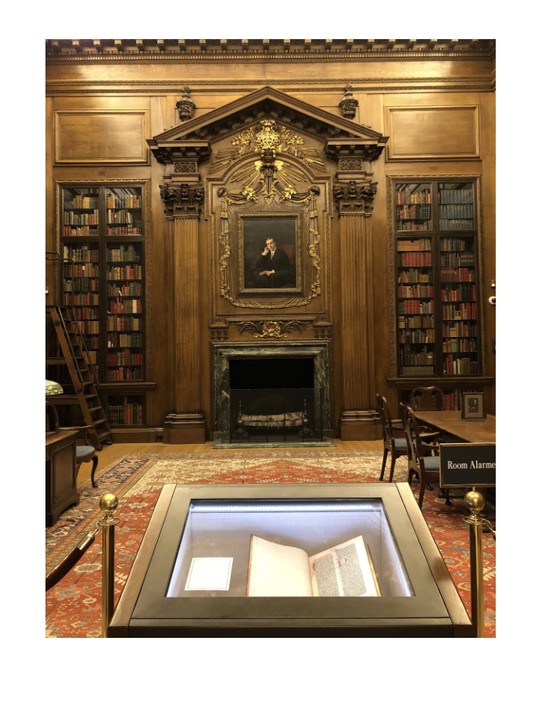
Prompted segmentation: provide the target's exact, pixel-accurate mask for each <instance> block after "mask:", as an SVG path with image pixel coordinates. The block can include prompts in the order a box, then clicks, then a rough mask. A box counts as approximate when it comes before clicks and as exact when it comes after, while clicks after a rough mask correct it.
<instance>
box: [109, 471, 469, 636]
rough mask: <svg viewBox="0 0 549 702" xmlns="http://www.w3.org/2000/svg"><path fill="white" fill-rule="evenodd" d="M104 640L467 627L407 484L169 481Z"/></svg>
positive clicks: (447, 632)
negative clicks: (188, 483) (199, 483)
mask: <svg viewBox="0 0 549 702" xmlns="http://www.w3.org/2000/svg"><path fill="white" fill-rule="evenodd" d="M465 528H466V526H465V524H464V529H465ZM108 635H109V636H111V637H120V636H128V637H132V636H136V637H150V636H162V637H166V636H262V635H269V636H288V635H292V636H472V635H473V629H472V625H471V622H470V620H469V618H468V616H467V613H466V610H465V608H464V606H463V603H462V602H461V600H460V598H459V595H458V593H457V591H456V589H455V587H454V585H453V583H452V581H451V578H450V575H449V573H448V571H447V569H446V566H445V564H444V561H443V559H442V557H441V555H440V553H439V552H438V549H437V547H436V545H435V543H434V541H433V539H432V537H431V535H430V533H429V531H428V529H427V525H426V523H425V521H424V519H423V517H422V515H421V512H420V510H419V509H418V507H417V504H416V502H415V500H414V498H413V495H412V493H411V491H410V488H409V486H408V485H407V484H397V483H393V484H380V485H377V484H361V485H253V486H252V485H249V486H184V485H177V486H176V485H166V486H164V489H163V491H162V493H161V495H160V498H159V501H158V504H157V507H156V509H155V512H154V514H153V516H152V518H151V523H150V525H149V528H148V530H147V532H146V534H145V537H144V541H143V544H142V547H141V549H140V552H139V554H138V557H137V559H136V562H135V564H134V567H133V569H132V571H131V573H130V576H129V579H128V582H127V584H126V587H125V589H124V591H123V593H122V595H121V598H120V601H119V603H118V605H117V608H116V611H115V613H114V616H113V618H112V621H111V623H110V626H109V629H108Z"/></svg>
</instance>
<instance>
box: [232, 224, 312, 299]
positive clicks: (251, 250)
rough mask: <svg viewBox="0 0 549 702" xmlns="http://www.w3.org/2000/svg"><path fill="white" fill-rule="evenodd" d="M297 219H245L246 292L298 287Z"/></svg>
mask: <svg viewBox="0 0 549 702" xmlns="http://www.w3.org/2000/svg"><path fill="white" fill-rule="evenodd" d="M297 245H298V242H297V218H296V217H281V216H271V217H243V218H242V251H243V262H244V271H243V273H244V280H243V283H244V289H251V290H262V291H263V290H266V291H268V290H276V289H279V288H282V289H289V288H295V287H296V256H297V253H298V252H297Z"/></svg>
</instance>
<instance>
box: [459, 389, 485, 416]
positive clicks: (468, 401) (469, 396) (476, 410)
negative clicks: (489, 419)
mask: <svg viewBox="0 0 549 702" xmlns="http://www.w3.org/2000/svg"><path fill="white" fill-rule="evenodd" d="M461 418H462V419H486V409H485V406H484V393H483V392H463V393H462V394H461Z"/></svg>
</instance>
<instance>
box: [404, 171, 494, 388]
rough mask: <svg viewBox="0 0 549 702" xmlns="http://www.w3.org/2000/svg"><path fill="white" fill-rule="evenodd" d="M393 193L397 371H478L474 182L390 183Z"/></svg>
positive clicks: (446, 374) (430, 373)
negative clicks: (392, 186)
mask: <svg viewBox="0 0 549 702" xmlns="http://www.w3.org/2000/svg"><path fill="white" fill-rule="evenodd" d="M393 197H394V217H395V219H394V230H395V239H396V241H395V255H396V267H395V270H396V281H395V282H396V310H397V315H396V316H397V325H396V326H397V348H398V354H397V363H398V375H399V376H400V377H408V378H415V377H417V378H418V380H421V378H425V377H427V378H428V377H431V378H436V377H449V376H478V375H480V373H481V363H480V343H479V332H480V330H479V323H478V309H477V299H478V289H477V286H478V275H477V270H478V265H477V228H476V221H477V220H476V203H475V184H474V183H473V182H472V181H465V180H464V181H447V180H444V181H442V180H441V181H413V182H412V181H403V182H395V183H394V192H393ZM458 232H459V233H458Z"/></svg>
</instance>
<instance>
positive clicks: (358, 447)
mask: <svg viewBox="0 0 549 702" xmlns="http://www.w3.org/2000/svg"><path fill="white" fill-rule="evenodd" d="M330 448H333V449H334V450H338V451H348V452H349V453H352V452H355V451H383V442H382V441H381V440H379V441H340V440H339V439H336V440H335V441H334V445H333V446H332V447H328V448H316V447H311V448H309V449H308V450H309V451H312V452H314V451H319V450H320V451H326V450H330ZM219 450H223V451H224V453H225V454H226V452H227V451H231V450H232V449H216V448H213V446H212V443H211V442H207V443H204V444H163V443H148V444H119V443H114V444H111V445H110V446H104V447H103V448H102V450H101V451H98V452H97V455H98V456H99V466H98V468H97V473H96V476H97V475H100V474H101V473H102V471H104V470H105V468H107V467H108V466H110V465H112V464H113V463H114V462H115V461H117V460H119V459H121V458H123V457H124V456H126V455H128V454H132V455H145V456H146V455H154V456H157V455H159V454H172V455H173V454H174V453H178V452H180V453H205V452H206V453H207V452H213V453H215V452H218V451H219ZM243 450H245V451H250V453H256V454H261V453H265V452H269V453H271V452H272V451H276V449H274V448H266V449H261V448H257V449H256V448H250V449H243ZM284 450H286V449H284ZM289 450H291V449H289ZM299 450H303V449H302V448H299ZM91 467H92V464H91V463H83V464H82V466H81V468H80V471H79V472H78V481H77V484H78V485H81V484H82V483H83V482H84V481H86V480H89V479H90V476H91Z"/></svg>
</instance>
